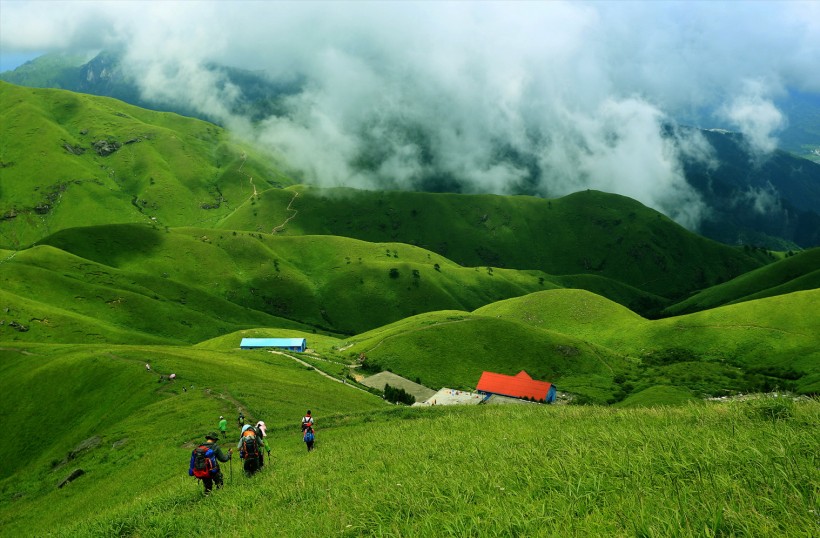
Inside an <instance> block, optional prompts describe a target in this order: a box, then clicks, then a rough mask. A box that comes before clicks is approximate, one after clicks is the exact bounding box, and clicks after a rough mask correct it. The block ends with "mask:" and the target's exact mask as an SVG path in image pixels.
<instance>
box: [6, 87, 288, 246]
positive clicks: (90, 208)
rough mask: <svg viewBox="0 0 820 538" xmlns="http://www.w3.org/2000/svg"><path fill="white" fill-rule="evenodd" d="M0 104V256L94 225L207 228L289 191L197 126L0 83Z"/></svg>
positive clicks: (244, 153)
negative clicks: (261, 198)
mask: <svg viewBox="0 0 820 538" xmlns="http://www.w3.org/2000/svg"><path fill="white" fill-rule="evenodd" d="M0 102H2V103H3V107H2V110H0V247H6V248H20V247H25V246H27V245H29V244H31V243H33V242H35V241H37V240H38V239H40V238H42V237H44V236H46V235H48V234H50V233H53V232H56V231H58V230H61V229H65V228H71V227H74V226H88V225H93V224H108V223H124V222H153V223H155V224H158V225H160V226H179V225H194V224H205V225H211V224H213V223H214V222H216V221H217V220H219V219H220V218H222V217H224V216H225V215H226V214H228V213H229V212H230V211H231V210H232V204H238V203H240V202H241V201H242V200H244V199H247V198H250V197H251V196H252V195H253V193H254V188H269V187H270V186H271V185H274V184H277V183H278V182H280V181H285V182H287V180H286V179H285V178H283V177H282V176H281V175H280V174H279V173H278V172H276V170H275V169H274V168H273V167H272V166H271V165H270V164H269V163H266V162H264V161H263V160H261V159H260V158H259V157H258V156H255V154H254V152H253V150H252V148H249V147H245V146H242V145H239V144H237V143H234V142H232V141H231V139H230V136H229V134H228V133H226V132H225V131H224V130H223V129H221V128H219V127H217V126H215V125H213V124H210V123H206V122H203V121H200V120H195V119H191V118H185V117H182V116H178V115H176V114H170V113H159V112H153V111H150V110H145V109H142V108H138V107H134V106H131V105H127V104H125V103H122V102H120V101H116V100H114V99H109V98H104V97H96V96H91V95H85V94H78V93H72V92H67V91H62V90H46V89H32V88H23V87H20V86H14V85H12V84H9V83H6V82H2V81H0Z"/></svg>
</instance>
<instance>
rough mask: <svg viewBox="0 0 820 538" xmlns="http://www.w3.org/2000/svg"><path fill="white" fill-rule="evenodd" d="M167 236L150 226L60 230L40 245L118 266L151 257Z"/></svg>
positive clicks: (116, 225) (127, 225)
mask: <svg viewBox="0 0 820 538" xmlns="http://www.w3.org/2000/svg"><path fill="white" fill-rule="evenodd" d="M164 233H165V232H163V231H161V230H158V229H156V228H154V227H152V226H150V225H147V224H108V225H103V226H87V227H81V228H69V229H66V230H60V231H59V232H57V233H55V234H53V235H50V236H48V237H46V238H44V239H43V240H42V241H40V242H39V244H42V245H50V246H53V247H55V248H59V249H61V250H64V251H66V252H70V253H72V254H74V255H76V256H80V257H81V258H85V259H87V260H92V261H95V262H98V263H102V264H105V265H109V266H111V267H118V266H120V265H123V264H125V263H126V262H129V261H131V260H133V259H135V258H142V257H145V256H148V255H150V254H151V253H152V252H154V251H155V250H156V249H157V248H159V246H160V245H161V244H162V242H163V240H164V239H163V235H164Z"/></svg>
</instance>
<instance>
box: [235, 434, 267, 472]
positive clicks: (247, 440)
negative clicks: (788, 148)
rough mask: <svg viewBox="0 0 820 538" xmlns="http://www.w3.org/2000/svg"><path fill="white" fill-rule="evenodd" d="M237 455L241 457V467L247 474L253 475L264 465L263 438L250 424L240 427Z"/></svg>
mask: <svg viewBox="0 0 820 538" xmlns="http://www.w3.org/2000/svg"><path fill="white" fill-rule="evenodd" d="M237 448H238V449H239V457H240V458H242V461H243V462H244V463H243V468H244V469H245V474H246V475H247V476H253V474H254V473H256V471H258V470H259V469H261V468H262V467H263V466H264V465H265V461H264V458H263V457H262V451H263V450H264V449H265V440H264V439H263V438H262V435H261V434H260V433H259V431H257V429H256V428H254V427H253V426H251V425H250V424H245V425H244V426H243V427H242V435H241V436H240V437H239V444H238V445H237Z"/></svg>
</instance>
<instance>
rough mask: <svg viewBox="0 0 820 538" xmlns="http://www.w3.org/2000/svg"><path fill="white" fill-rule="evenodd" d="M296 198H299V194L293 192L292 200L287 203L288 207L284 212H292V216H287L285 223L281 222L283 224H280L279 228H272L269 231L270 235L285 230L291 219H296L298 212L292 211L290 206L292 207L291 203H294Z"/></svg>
mask: <svg viewBox="0 0 820 538" xmlns="http://www.w3.org/2000/svg"><path fill="white" fill-rule="evenodd" d="M297 196H299V193H298V192H294V193H293V198H291V199H290V202H289V203H288V207H287V208H286V210H287V211H293V215H291V216H289V217H288V218H286V219H285V222H283V223H282V224H280V225H279V226H274V227H273V230H271V231H270V233H272V234H275V233H277V232H281V231H282V230H283V229H284V228H285V225H286V224H287V223H288V222H290V221H291V220H293V219H294V218H295V217H296V214H297V213H299V211H298V210H296V209H293V207H292V206H293V202H294V200H296V197H297Z"/></svg>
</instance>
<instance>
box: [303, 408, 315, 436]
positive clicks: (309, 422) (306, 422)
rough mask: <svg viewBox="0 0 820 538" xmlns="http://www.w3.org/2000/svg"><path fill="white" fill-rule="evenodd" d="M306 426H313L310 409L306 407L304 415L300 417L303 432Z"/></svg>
mask: <svg viewBox="0 0 820 538" xmlns="http://www.w3.org/2000/svg"><path fill="white" fill-rule="evenodd" d="M308 427H311V428H312V427H313V417H312V416H311V415H310V409H308V410H307V413H305V416H304V417H302V433H305V430H306V429H307V428H308Z"/></svg>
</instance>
